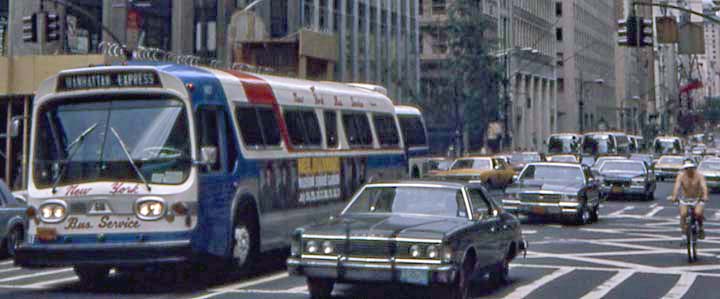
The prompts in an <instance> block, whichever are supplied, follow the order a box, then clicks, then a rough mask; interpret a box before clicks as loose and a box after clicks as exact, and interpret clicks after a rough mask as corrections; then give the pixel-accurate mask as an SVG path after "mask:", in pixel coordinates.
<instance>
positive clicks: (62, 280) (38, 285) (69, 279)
mask: <svg viewBox="0 0 720 299" xmlns="http://www.w3.org/2000/svg"><path fill="white" fill-rule="evenodd" d="M79 280H80V278H78V277H77V276H74V275H73V276H72V277H65V278H60V279H55V280H48V281H41V282H38V283H33V284H27V285H23V286H24V287H27V288H39V289H44V288H48V287H51V286H53V285H57V284H62V283H67V282H75V281H79Z"/></svg>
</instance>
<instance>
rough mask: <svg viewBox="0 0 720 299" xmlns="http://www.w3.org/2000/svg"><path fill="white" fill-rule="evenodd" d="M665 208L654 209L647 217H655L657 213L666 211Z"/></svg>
mask: <svg viewBox="0 0 720 299" xmlns="http://www.w3.org/2000/svg"><path fill="white" fill-rule="evenodd" d="M664 209H665V207H655V208H653V209H652V211H650V212H648V213H647V214H645V217H652V216H655V215H656V214H657V213H660V211H662V210H664Z"/></svg>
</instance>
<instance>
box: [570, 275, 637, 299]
mask: <svg viewBox="0 0 720 299" xmlns="http://www.w3.org/2000/svg"><path fill="white" fill-rule="evenodd" d="M633 274H635V271H629V270H620V271H618V273H617V274H615V275H614V276H613V277H610V279H608V280H606V281H605V282H604V283H603V284H601V285H599V286H597V287H596V288H595V289H594V290H592V291H591V292H590V293H587V294H585V296H583V297H582V298H580V299H600V298H603V297H604V296H605V295H607V294H608V293H610V291H612V289H614V288H615V287H617V286H618V285H619V284H621V283H622V282H623V281H625V280H626V279H628V278H629V277H630V276H632V275H633Z"/></svg>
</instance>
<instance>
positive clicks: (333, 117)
mask: <svg viewBox="0 0 720 299" xmlns="http://www.w3.org/2000/svg"><path fill="white" fill-rule="evenodd" d="M324 115H325V141H326V142H327V147H328V148H335V147H337V146H338V139H337V113H336V112H335V111H325V113H324Z"/></svg>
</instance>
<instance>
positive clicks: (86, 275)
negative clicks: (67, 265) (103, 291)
mask: <svg viewBox="0 0 720 299" xmlns="http://www.w3.org/2000/svg"><path fill="white" fill-rule="evenodd" d="M74 270H75V275H77V276H78V278H80V281H81V282H82V283H86V284H88V285H90V286H97V285H98V284H100V283H102V282H104V281H106V280H107V279H108V278H109V277H110V267H105V266H75V267H74Z"/></svg>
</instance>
